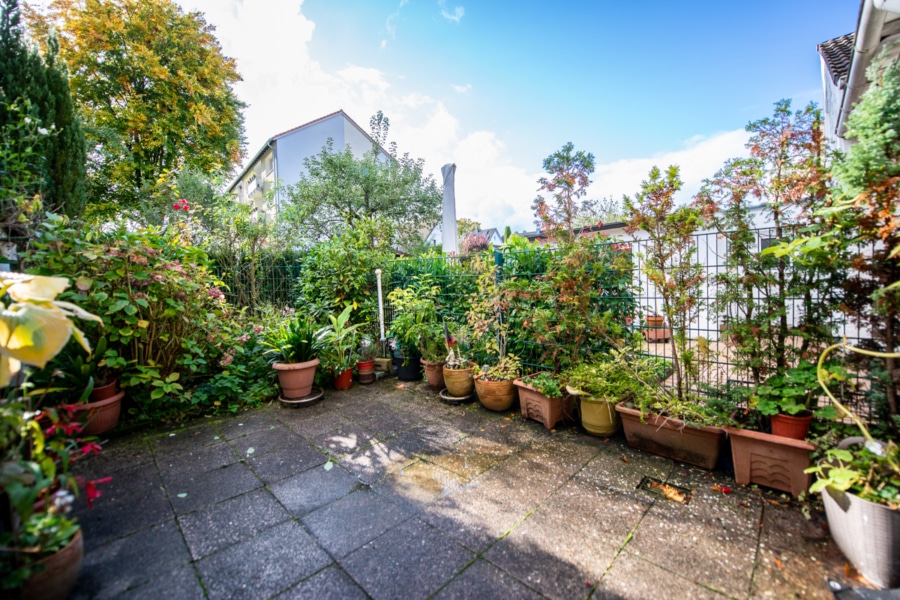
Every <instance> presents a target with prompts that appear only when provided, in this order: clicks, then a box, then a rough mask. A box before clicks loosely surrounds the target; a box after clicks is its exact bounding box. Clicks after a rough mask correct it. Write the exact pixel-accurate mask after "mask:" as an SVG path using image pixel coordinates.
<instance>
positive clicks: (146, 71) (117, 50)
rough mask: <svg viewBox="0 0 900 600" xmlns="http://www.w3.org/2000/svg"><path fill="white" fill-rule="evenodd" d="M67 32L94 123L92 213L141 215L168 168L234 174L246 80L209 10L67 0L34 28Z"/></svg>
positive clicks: (70, 57) (161, 2)
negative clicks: (241, 84) (207, 16)
mask: <svg viewBox="0 0 900 600" xmlns="http://www.w3.org/2000/svg"><path fill="white" fill-rule="evenodd" d="M30 25H31V26H32V28H33V29H34V30H35V31H36V32H38V34H45V33H46V32H47V31H49V30H50V29H51V28H53V27H55V28H56V29H57V30H58V31H59V32H60V50H61V51H60V56H61V58H62V59H63V60H64V61H65V62H66V64H68V66H69V68H70V69H71V70H72V78H71V80H70V82H71V86H72V95H73V97H74V99H75V102H76V104H77V105H78V107H79V110H80V111H81V114H82V115H83V117H84V119H85V133H86V136H87V138H88V145H89V147H91V148H94V149H96V151H93V152H92V153H91V156H90V166H89V183H90V192H89V196H90V200H91V202H92V206H91V209H92V211H91V212H92V214H91V215H89V216H93V217H94V218H97V219H103V218H108V217H111V216H112V214H114V213H115V211H116V210H121V211H126V210H134V211H137V212H139V211H140V205H141V203H142V202H143V199H144V198H145V194H146V193H147V192H148V191H149V190H150V189H152V187H153V186H155V185H156V182H157V180H158V178H159V177H160V176H161V175H162V174H163V173H164V171H166V170H171V169H174V168H175V167H180V166H182V165H186V166H190V167H196V168H198V169H201V170H204V171H213V170H216V169H224V170H228V169H229V168H230V167H232V166H233V165H235V164H236V163H237V162H238V160H239V159H240V156H241V154H242V145H243V117H242V115H241V111H242V109H243V107H244V104H243V103H242V102H241V101H240V100H238V99H237V96H236V95H235V93H234V91H233V89H232V86H233V85H234V84H235V83H236V82H237V81H239V80H240V75H239V74H238V72H237V68H236V65H235V63H234V60H233V59H230V58H227V57H225V56H223V55H222V51H221V47H220V45H219V42H218V40H216V38H215V35H214V28H213V27H212V26H211V25H209V24H207V23H206V22H205V21H204V19H203V16H202V14H201V13H199V12H192V13H185V12H183V11H182V9H181V8H179V7H178V5H177V4H175V3H174V2H172V1H171V0H149V1H148V0H75V1H71V2H70V1H66V0H57V1H55V2H52V3H51V4H50V7H49V11H48V14H47V15H43V16H42V15H35V19H34V22H33V23H31V24H30Z"/></svg>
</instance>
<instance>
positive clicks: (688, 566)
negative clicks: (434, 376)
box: [72, 379, 859, 599]
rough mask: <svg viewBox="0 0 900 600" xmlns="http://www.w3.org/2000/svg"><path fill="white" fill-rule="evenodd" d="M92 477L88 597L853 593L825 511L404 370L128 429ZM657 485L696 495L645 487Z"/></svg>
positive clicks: (92, 468)
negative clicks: (439, 390) (224, 413)
mask: <svg viewBox="0 0 900 600" xmlns="http://www.w3.org/2000/svg"><path fill="white" fill-rule="evenodd" d="M77 472H78V473H79V474H81V475H83V476H86V477H90V478H99V477H106V476H111V477H112V481H111V482H110V483H109V484H107V485H105V486H103V488H102V489H103V496H102V497H101V498H100V499H99V500H97V501H96V502H95V506H94V508H93V509H90V510H88V509H87V508H86V507H84V506H80V507H79V509H78V515H79V517H80V519H81V523H82V525H83V529H84V534H85V558H84V567H83V569H82V572H81V576H80V578H79V580H78V583H77V584H76V589H75V591H74V592H73V594H72V597H73V598H129V599H138V598H148V599H150V598H152V599H158V598H173V599H176V598H204V597H208V598H273V597H277V598H281V599H287V598H315V599H330V598H336V599H337V598H339V599H345V598H346V599H352V598H375V599H381V598H403V599H413V598H430V597H433V598H440V599H450V598H478V599H487V598H587V597H591V598H723V597H734V598H830V597H831V594H830V592H829V591H828V588H827V585H826V582H825V580H826V577H831V578H833V579H838V580H842V581H845V582H847V583H851V584H852V583H853V582H849V581H847V578H846V576H845V572H844V559H843V557H842V555H841V554H840V552H839V551H838V550H837V548H836V547H835V546H834V544H833V542H831V540H830V537H829V536H828V533H827V529H826V528H825V526H824V521H823V520H822V519H821V518H820V517H817V516H816V515H814V516H813V519H811V520H806V519H804V517H803V516H802V515H801V514H800V511H799V510H798V509H797V508H796V507H790V506H785V505H784V502H783V499H781V498H780V497H779V496H776V495H774V494H772V493H762V492H761V491H759V490H755V489H750V488H739V487H738V486H736V485H734V483H733V480H732V479H731V476H730V475H729V474H728V473H725V472H714V473H708V472H706V471H703V470H701V469H697V468H694V467H689V466H686V465H683V464H679V463H674V462H672V461H670V460H668V459H664V458H660V457H658V456H654V455H650V454H646V453H642V452H639V451H636V450H632V449H630V448H629V447H628V446H627V445H626V444H625V442H624V438H623V437H621V436H619V437H614V438H612V439H610V440H604V439H602V438H596V437H592V436H588V435H586V434H584V433H581V432H579V430H578V429H577V428H575V427H571V426H566V427H561V428H560V429H559V430H558V431H556V432H554V433H551V432H548V431H546V430H545V429H544V428H543V426H541V425H540V424H539V423H536V422H533V421H523V420H522V419H521V418H519V417H517V416H516V415H515V414H514V413H512V412H510V413H505V414H495V413H489V412H488V411H486V410H484V409H482V408H481V407H480V406H479V405H478V404H477V403H476V404H474V405H468V406H448V405H446V404H444V403H442V402H441V401H440V400H439V399H438V398H437V396H436V395H434V394H432V393H430V392H428V391H427V387H426V386H424V384H399V383H398V382H397V380H395V379H389V380H386V381H383V382H379V383H376V384H374V385H371V386H360V385H355V386H354V387H353V388H352V389H351V390H349V391H346V392H334V391H328V392H327V393H326V398H325V400H323V401H322V402H321V403H320V404H318V405H315V406H312V407H308V408H298V409H289V408H282V407H281V406H280V405H278V404H277V403H275V404H273V405H271V406H268V407H265V408H261V409H258V410H253V411H248V412H244V413H241V414H239V415H236V416H233V417H228V418H223V419H205V420H201V421H198V422H195V423H193V424H191V425H190V426H188V427H186V428H183V429H178V430H172V431H166V432H163V433H159V432H158V431H157V432H154V433H133V434H130V435H124V436H121V437H117V438H114V439H113V440H112V441H110V442H109V443H108V444H107V446H106V449H105V450H104V452H103V453H102V454H101V455H99V456H96V457H91V458H90V459H88V460H86V461H83V462H82V463H80V464H79V468H78V469H77ZM644 476H649V477H655V478H657V479H660V480H663V481H666V482H668V483H672V484H676V485H679V486H682V487H686V488H689V489H692V490H694V493H693V498H692V500H691V501H690V503H689V504H687V505H681V504H677V503H674V502H671V501H669V500H666V499H663V498H660V497H658V496H654V495H651V494H649V493H648V492H646V491H642V490H638V489H637V487H638V484H639V483H640V481H641V479H642V478H643V477H644ZM716 485H725V486H728V487H731V488H733V492H732V493H730V494H723V493H722V492H721V491H716V490H714V489H713V488H714V487H715V486H716ZM80 502H83V499H81V500H80ZM856 585H859V584H858V583H856Z"/></svg>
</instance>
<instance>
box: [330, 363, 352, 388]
mask: <svg viewBox="0 0 900 600" xmlns="http://www.w3.org/2000/svg"><path fill="white" fill-rule="evenodd" d="M351 385H353V369H352V368H349V369H344V370H343V371H341V372H340V373H338V374H337V375H335V376H334V389H336V390H349V389H350V386H351Z"/></svg>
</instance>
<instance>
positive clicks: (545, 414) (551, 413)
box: [513, 379, 574, 429]
mask: <svg viewBox="0 0 900 600" xmlns="http://www.w3.org/2000/svg"><path fill="white" fill-rule="evenodd" d="M513 383H514V385H515V386H516V387H517V388H519V405H520V406H521V407H522V416H523V417H525V418H526V419H534V420H535V421H538V422H540V423H543V424H544V427H546V428H547V429H553V428H554V427H556V424H557V423H559V422H560V421H561V420H562V419H563V418H567V417H571V415H572V405H573V404H574V402H573V401H572V397H571V396H566V397H565V398H563V397H559V398H549V397H547V396H545V395H544V394H542V393H540V392H539V391H537V390H536V389H534V388H533V387H531V386H530V385H528V384H527V383H525V382H524V381H522V380H521V379H516V380H515V381H514V382H513Z"/></svg>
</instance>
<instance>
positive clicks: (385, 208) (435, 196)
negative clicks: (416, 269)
mask: <svg viewBox="0 0 900 600" xmlns="http://www.w3.org/2000/svg"><path fill="white" fill-rule="evenodd" d="M372 125H373V138H375V139H376V140H378V139H386V137H387V131H388V126H389V121H388V119H387V118H385V117H384V116H383V115H381V113H378V114H377V115H376V116H375V117H373V121H372ZM358 150H362V149H358ZM389 155H390V156H389V157H385V155H384V151H383V148H382V147H381V146H379V145H373V146H372V147H371V148H369V149H366V150H365V153H364V154H362V156H361V157H358V156H357V155H356V154H355V153H354V151H353V149H352V148H350V147H349V146H348V147H346V148H344V149H343V150H341V151H337V150H335V148H334V143H333V140H331V139H330V138H329V140H328V143H327V144H326V145H325V147H324V148H322V151H321V152H319V154H317V155H315V156H312V157H310V158H308V159H306V160H305V161H304V164H305V166H306V173H305V174H304V175H303V176H302V177H301V179H300V181H299V182H298V183H297V184H296V185H294V186H293V187H292V188H291V189H290V190H288V203H287V205H286V206H285V207H284V211H283V215H282V216H281V218H283V219H284V220H285V222H286V223H288V224H290V226H291V227H293V228H294V230H295V232H296V235H298V236H299V237H300V238H301V239H303V240H306V241H308V242H312V243H314V242H319V241H325V240H328V239H330V238H332V237H335V236H338V235H341V234H342V233H345V232H349V231H353V230H354V229H355V228H356V227H357V226H358V225H359V224H360V223H361V222H362V221H365V220H370V219H374V218H378V219H379V220H381V221H382V222H383V223H387V224H389V225H390V229H389V230H387V231H389V233H390V234H391V236H392V237H391V239H390V240H389V243H390V244H395V245H397V246H398V247H403V248H406V247H409V246H411V245H412V244H413V242H418V241H420V240H421V234H420V233H419V231H418V230H419V228H420V227H421V226H422V224H423V223H435V222H437V220H438V219H439V218H440V206H441V192H440V190H439V189H438V187H437V184H435V182H434V178H433V177H432V176H431V175H426V174H425V172H424V168H425V165H424V160H422V159H412V158H410V157H409V155H408V154H404V155H402V156H400V155H399V154H398V152H397V148H396V145H395V144H391V145H390V148H389Z"/></svg>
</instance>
